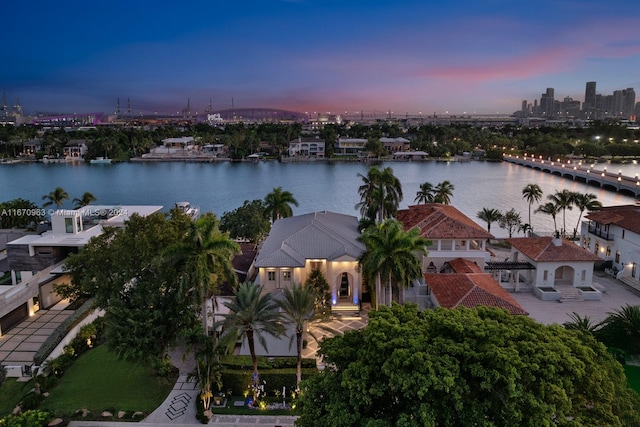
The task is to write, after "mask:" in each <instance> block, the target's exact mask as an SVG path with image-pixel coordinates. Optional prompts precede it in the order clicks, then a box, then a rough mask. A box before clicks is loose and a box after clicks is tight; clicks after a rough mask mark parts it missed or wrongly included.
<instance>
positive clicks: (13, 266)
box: [0, 206, 162, 335]
mask: <svg viewBox="0 0 640 427" xmlns="http://www.w3.org/2000/svg"><path fill="white" fill-rule="evenodd" d="M160 209H162V206H86V207H84V208H81V209H75V210H57V211H55V212H53V213H52V214H51V229H50V230H48V231H45V232H44V233H42V234H28V235H25V236H22V237H20V238H17V239H15V240H12V241H10V242H8V243H7V244H6V248H7V263H8V269H9V271H10V272H11V279H12V280H11V281H12V283H11V285H10V286H0V335H1V334H2V330H3V329H4V330H6V329H8V328H10V327H12V326H13V325H15V324H17V323H18V322H20V321H21V320H22V319H24V318H26V317H27V316H28V315H30V314H33V313H34V312H35V311H37V310H38V309H39V308H44V309H47V308H49V307H51V306H53V305H55V304H56V303H57V302H59V301H60V297H59V296H58V295H57V294H56V293H55V292H54V291H53V287H54V285H56V284H59V283H61V281H62V279H63V276H64V275H65V274H64V271H62V265H63V263H64V260H65V259H66V257H67V256H68V255H69V254H71V253H75V252H78V251H79V250H80V248H82V247H83V246H84V245H86V244H87V243H88V242H89V239H91V238H92V237H93V236H97V235H99V234H101V233H102V231H103V227H105V226H110V227H124V225H125V223H126V221H127V220H128V219H129V218H130V216H131V215H133V214H134V213H135V214H138V215H140V216H147V215H150V214H152V213H154V212H157V211H159V210H160ZM66 280H68V279H66Z"/></svg>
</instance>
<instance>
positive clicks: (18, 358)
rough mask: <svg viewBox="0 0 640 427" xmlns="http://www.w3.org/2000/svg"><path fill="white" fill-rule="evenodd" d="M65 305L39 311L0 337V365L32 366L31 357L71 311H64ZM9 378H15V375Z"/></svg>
mask: <svg viewBox="0 0 640 427" xmlns="http://www.w3.org/2000/svg"><path fill="white" fill-rule="evenodd" d="M66 305H67V304H58V305H56V306H54V307H53V308H52V309H50V310H39V311H37V312H36V313H35V314H34V315H33V316H31V317H29V318H27V319H25V320H23V321H22V322H20V323H19V324H18V325H16V326H15V327H13V328H12V329H11V330H9V331H8V332H7V333H6V334H4V335H2V336H1V337H0V365H4V366H20V367H21V366H24V365H32V364H33V356H34V355H35V354H36V352H37V351H38V350H39V349H40V346H41V345H42V343H43V342H45V341H46V339H47V338H48V337H49V335H51V333H52V332H53V331H54V330H55V329H56V328H57V327H58V325H60V323H62V322H63V321H64V320H65V319H66V318H67V317H69V316H71V315H72V314H73V311H72V310H64V308H65V307H66ZM11 376H16V375H15V373H13V375H11Z"/></svg>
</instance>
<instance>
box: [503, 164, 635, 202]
mask: <svg viewBox="0 0 640 427" xmlns="http://www.w3.org/2000/svg"><path fill="white" fill-rule="evenodd" d="M502 160H504V161H505V162H509V163H515V164H517V165H521V166H525V167H528V168H532V169H536V170H539V171H541V172H547V173H550V174H553V175H557V176H560V177H562V178H567V179H571V180H573V181H579V182H583V183H585V184H588V185H594V186H598V187H600V188H602V189H605V190H610V191H617V192H619V193H623V194H627V195H630V196H633V197H636V198H639V197H640V180H639V179H638V174H636V175H635V176H634V177H630V176H624V175H622V173H621V172H618V173H614V172H609V171H607V168H606V167H604V168H603V169H602V170H596V169H594V168H593V166H594V165H592V164H588V163H586V164H583V162H582V161H575V160H565V161H561V160H558V161H553V160H548V159H547V160H545V159H540V158H535V157H533V156H529V157H527V156H526V155H525V156H513V155H510V154H507V155H504V156H503V158H502Z"/></svg>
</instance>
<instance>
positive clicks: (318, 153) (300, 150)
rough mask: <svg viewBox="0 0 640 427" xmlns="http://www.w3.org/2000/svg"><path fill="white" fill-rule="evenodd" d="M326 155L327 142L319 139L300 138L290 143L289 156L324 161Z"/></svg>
mask: <svg viewBox="0 0 640 427" xmlns="http://www.w3.org/2000/svg"><path fill="white" fill-rule="evenodd" d="M324 153H325V141H324V139H319V138H302V137H301V138H298V139H294V140H293V141H289V156H291V157H313V158H319V159H323V158H324V155H325V154H324Z"/></svg>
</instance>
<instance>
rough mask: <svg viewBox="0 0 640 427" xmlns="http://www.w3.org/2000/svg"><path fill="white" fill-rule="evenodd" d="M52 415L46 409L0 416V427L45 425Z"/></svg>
mask: <svg viewBox="0 0 640 427" xmlns="http://www.w3.org/2000/svg"><path fill="white" fill-rule="evenodd" d="M52 419H53V416H52V415H51V414H50V413H49V412H47V411H39V410H37V409H36V410H34V409H32V410H29V411H24V412H23V413H21V414H18V415H9V416H7V417H4V418H0V427H25V426H29V427H36V426H45V425H47V423H48V422H49V421H51V420H52Z"/></svg>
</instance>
